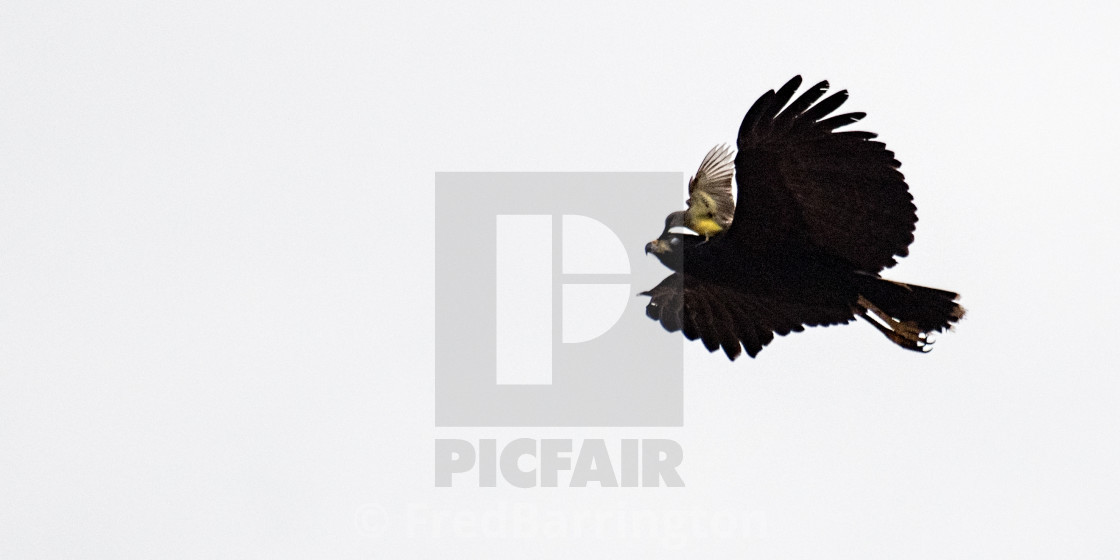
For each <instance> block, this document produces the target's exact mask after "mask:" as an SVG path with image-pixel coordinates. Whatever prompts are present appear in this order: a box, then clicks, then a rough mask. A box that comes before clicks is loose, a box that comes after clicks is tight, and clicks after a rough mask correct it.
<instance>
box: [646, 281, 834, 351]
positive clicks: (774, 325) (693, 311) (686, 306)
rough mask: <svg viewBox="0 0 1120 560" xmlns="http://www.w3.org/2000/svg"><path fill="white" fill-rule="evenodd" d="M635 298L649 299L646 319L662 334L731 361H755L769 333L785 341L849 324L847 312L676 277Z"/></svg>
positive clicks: (769, 335)
mask: <svg viewBox="0 0 1120 560" xmlns="http://www.w3.org/2000/svg"><path fill="white" fill-rule="evenodd" d="M641 295H646V296H649V297H650V301H649V304H648V305H646V315H648V316H649V317H650V318H651V319H653V320H655V321H660V322H661V325H662V326H663V327H665V330H667V331H669V332H676V331H682V332H683V333H684V336H685V337H686V338H688V339H689V340H696V339H698V338H699V339H700V340H701V341H702V342H703V343H704V346H705V347H706V348H707V349H708V351H709V352H715V351H716V350H719V349H720V348H723V351H724V353H725V354H727V357H728V358H731V359H732V360H734V359H735V358H737V357H738V356H739V354H740V353H741V352H742V350H743V349H744V348H745V349H746V351H747V355H749V356H750V357H752V358H753V357H755V356H756V355H758V353H759V352H760V351H761V350H762V347H763V346H766V345H767V344H769V343H770V341H771V340H774V333H777V334H779V335H787V334H789V333H791V332H801V331H803V330H805V327H812V326H817V325H836V324H841V323H847V322H849V321H851V320H853V319H854V318H855V312H854V311H853V310H852V309H851V308H849V307H845V306H827V307H825V306H814V305H810V304H803V303H795V302H790V301H777V300H774V299H770V298H766V297H762V296H760V295H757V294H749V293H744V292H742V291H739V290H734V289H731V288H728V287H726V286H723V285H720V284H717V283H713V282H704V281H701V280H698V279H697V278H696V277H694V276H689V275H688V274H682V273H679V272H677V273H674V274H671V275H669V276H668V277H666V278H665V279H664V280H662V281H661V283H660V284H658V285H657V286H656V287H654V288H653V289H652V290H650V291H648V292H642V294H641Z"/></svg>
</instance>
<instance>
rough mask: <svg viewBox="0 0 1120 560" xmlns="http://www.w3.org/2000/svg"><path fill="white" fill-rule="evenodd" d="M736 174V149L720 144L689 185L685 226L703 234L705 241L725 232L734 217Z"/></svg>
mask: <svg viewBox="0 0 1120 560" xmlns="http://www.w3.org/2000/svg"><path fill="white" fill-rule="evenodd" d="M734 174H735V150H733V149H731V147H730V146H728V145H726V144H721V145H719V146H716V147H714V148H712V149H711V150H709V151H708V155H706V156H704V161H702V162H700V169H698V170H697V171H696V176H695V177H693V178H692V179H691V180H689V182H688V210H685V211H684V226H685V227H687V228H688V229H690V230H692V231H695V232H696V233H698V234H700V235H703V236H704V240H705V241H707V240H708V239H711V237H712V236H714V235H716V234H719V233H720V232H722V231H724V230H726V229H727V228H728V227H729V226H730V225H731V220H732V218H734V216H735V199H734V198H733V197H732V195H731V187H732V177H733V176H734Z"/></svg>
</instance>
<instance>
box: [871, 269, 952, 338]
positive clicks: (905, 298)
mask: <svg viewBox="0 0 1120 560" xmlns="http://www.w3.org/2000/svg"><path fill="white" fill-rule="evenodd" d="M858 284H859V300H858V303H857V304H856V309H855V311H856V314H857V315H859V316H860V317H862V318H864V319H865V320H866V321H867V322H869V323H871V324H872V325H874V326H875V328H877V329H879V332H881V333H883V334H884V335H885V336H886V337H887V338H888V339H890V340H891V341H892V342H894V343H895V344H897V345H899V346H901V347H903V348H906V349H907V350H915V351H918V352H928V351H929V350H930V349H931V345H932V344H933V341H932V340H930V339H929V334H930V333H933V332H938V331H944V330H946V329H952V328H953V323H956V322H957V321H960V320H961V318H962V317H964V314H965V309H964V308H963V307H961V306H960V305H958V304H957V302H956V300H957V299H958V298H960V296H959V295H957V294H955V293H953V292H950V291H946V290H938V289H936V288H926V287H924V286H915V285H913V284H903V283H901V282H893V281H891V280H885V279H883V278H876V277H873V276H864V277H861V279H860V280H859V283H858Z"/></svg>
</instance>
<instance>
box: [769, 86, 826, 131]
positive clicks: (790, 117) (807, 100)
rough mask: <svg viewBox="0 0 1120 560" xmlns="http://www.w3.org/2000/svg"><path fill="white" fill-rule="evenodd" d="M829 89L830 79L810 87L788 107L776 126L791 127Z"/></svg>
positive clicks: (779, 116)
mask: <svg viewBox="0 0 1120 560" xmlns="http://www.w3.org/2000/svg"><path fill="white" fill-rule="evenodd" d="M826 91H828V81H827V80H825V81H823V82H820V83H818V84H817V85H815V86H813V87H811V88H809V89H808V90H806V91H805V93H803V94H801V96H800V97H798V98H797V99H796V100H794V102H793V103H790V105H789V107H786V109H785V110H784V111H782V113H781V114H780V115H778V118H777V121H776V122H775V123H774V128H781V127H789V126H790V125H792V124H793V121H794V120H796V119H797V117H799V116H801V113H804V112H805V110H806V109H808V108H809V106H810V105H812V104H813V103H814V102H815V101H816V100H818V99H820V98H821V96H822V95H824V92H826Z"/></svg>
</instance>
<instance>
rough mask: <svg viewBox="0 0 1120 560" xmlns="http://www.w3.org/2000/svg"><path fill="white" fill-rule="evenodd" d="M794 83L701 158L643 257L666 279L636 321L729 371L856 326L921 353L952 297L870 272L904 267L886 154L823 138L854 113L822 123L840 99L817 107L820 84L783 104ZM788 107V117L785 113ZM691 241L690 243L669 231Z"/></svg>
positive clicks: (874, 146)
mask: <svg viewBox="0 0 1120 560" xmlns="http://www.w3.org/2000/svg"><path fill="white" fill-rule="evenodd" d="M800 85H801V77H800V76H796V77H794V78H793V79H792V80H790V81H789V82H787V83H786V84H785V85H784V86H782V87H781V88H780V89H779V90H778V91H777V92H775V91H773V90H770V91H768V92H766V93H765V94H763V96H762V97H760V98H759V99H758V101H756V102H755V103H754V105H753V106H752V107H751V108H750V110H749V111H747V115H746V117H744V118H743V124H742V126H740V127H739V138H738V153H737V154H736V155H735V158H734V175H735V182H736V184H737V187H738V203H737V204H736V203H735V201H734V200H733V199H732V198H731V196H730V194H731V172H730V168H731V151H730V150H729V149H720V148H719V147H717V148H715V149H713V150H712V151H711V152H709V153H708V156H707V157H705V158H704V163H702V164H701V166H700V170H699V171H698V172H697V175H696V177H694V178H693V179H692V180H691V181H690V182H689V200H688V209H687V210H682V211H678V212H673V213H671V214H669V216H668V217H667V218H666V219H665V229H664V230H663V232H662V233H661V236H660V237H658V238H657V240H655V241H652V242H650V243H649V244H648V245H646V252H647V253H653V254H654V255H656V256H657V258H658V259H659V260H660V261H661V262H662V264H664V265H665V266H667V267H669V268H670V269H672V270H673V271H674V273H673V274H671V275H670V276H669V277H667V278H665V280H663V281H662V282H661V283H660V284H658V285H657V287H655V288H653V289H652V290H649V291H648V292H643V293H642V295H646V296H649V297H650V298H651V299H650V302H649V304H648V305H647V306H646V314H647V315H649V317H651V318H653V319H654V320H657V321H660V322H661V324H662V326H664V327H665V329H667V330H668V331H669V332H675V331H678V330H679V331H682V332H683V333H684V335H685V337H687V338H688V339H689V340H696V339H697V338H699V339H700V340H701V341H703V343H704V346H705V347H707V348H708V350H709V351H711V352H715V351H716V350H717V349H719V348H723V351H724V352H725V353H726V354H727V357H728V358H730V359H732V360H734V359H735V358H736V357H738V356H739V354H740V353H741V352H742V349H744V348H745V349H746V351H747V354H748V355H750V356H751V357H754V356H755V355H757V354H758V353H759V351H761V350H762V347H763V346H766V345H767V344H769V343H770V341H771V340H773V339H774V333H777V334H779V335H785V334H789V333H790V332H800V331H802V330H804V327H806V326H816V325H835V324H842V323H848V322H850V321H853V320H854V319H855V318H856V317H862V318H863V319H865V320H867V322H869V323H871V324H872V325H874V326H875V327H876V328H877V329H879V331H880V332H882V333H883V334H884V335H886V336H887V338H889V339H890V340H891V341H893V342H894V343H895V344H898V345H899V346H901V347H903V348H906V349H908V350H916V351H920V352H925V351H928V350H929V349H930V345H931V344H932V340H930V339H929V338H928V336H929V334H930V333H932V332H935V331H943V330H945V329H947V328H951V325H952V324H953V323H956V322H957V321H958V320H960V318H961V317H963V316H964V308H962V307H961V306H959V305H957V303H956V300H957V299H958V298H959V296H958V295H957V294H955V293H953V292H949V291H945V290H938V289H934V288H925V287H922V286H915V285H912V284H903V283H900V282H893V281H891V280H886V279H883V278H880V277H879V272H880V271H882V270H883V269H885V268H888V267H890V266H893V265H894V264H895V263H896V261H895V257H904V256H906V254H907V252H908V250H907V247H908V246H909V245H910V243H911V242H912V241H913V240H914V234H913V231H914V224H915V223H916V222H917V221H918V217H917V214H916V213H915V211H916V208H915V206H914V204H913V202H912V201H913V197H911V196H910V193H909V191H908V190H907V186H906V181H905V180H904V178H903V175H902V173H901V172H899V170H898V168H899V166H900V164H899V162H898V160H896V159H895V157H894V153H893V152H891V151H889V150H887V149H886V145H885V144H883V143H882V142H878V141H875V140H873V138H875V136H876V135H875V134H873V133H870V132H859V131H842V132H837V131H836V129H838V128H840V127H843V126H845V125H849V124H852V123H854V122H856V121H858V120H860V119H862V118H863V117H864V116H866V115H865V114H864V113H845V114H841V115H836V116H829V115H830V114H831V113H832V112H833V111H835V110H836V109H838V108H839V107H840V106H841V105H842V104H843V103H844V101H845V100H847V98H848V93H847V92H846V91H841V92H839V93H835V94H833V95H831V96H829V97H827V98H825V99H824V100H823V101H820V102H819V103H817V101H818V100H819V99H820V98H821V97H822V96H823V95H824V94H825V92H826V91H827V90H828V82H821V83H819V84H817V85H815V86H813V87H811V88H809V89H808V91H806V92H805V93H803V94H801V96H799V97H798V98H797V99H795V100H793V102H792V103H790V100H791V99H793V95H794V93H795V92H796V91H797V89H798V87H800ZM787 104H788V105H787ZM686 228H687V229H691V230H692V231H694V232H697V233H699V235H693V234H691V233H686V232H682V231H681V230H682V229H686Z"/></svg>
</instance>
